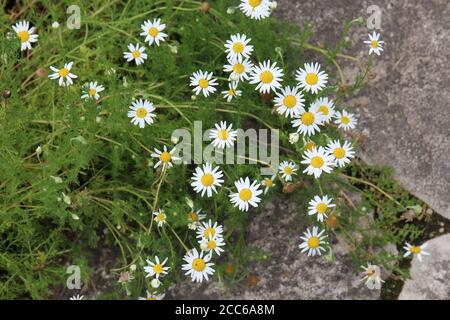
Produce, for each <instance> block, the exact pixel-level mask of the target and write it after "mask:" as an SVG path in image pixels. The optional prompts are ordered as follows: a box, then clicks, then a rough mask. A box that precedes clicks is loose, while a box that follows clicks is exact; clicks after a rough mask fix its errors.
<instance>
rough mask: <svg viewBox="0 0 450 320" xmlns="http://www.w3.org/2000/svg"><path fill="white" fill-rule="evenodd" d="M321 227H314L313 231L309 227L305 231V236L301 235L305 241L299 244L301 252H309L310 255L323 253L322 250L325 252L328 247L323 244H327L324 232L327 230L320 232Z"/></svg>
mask: <svg viewBox="0 0 450 320" xmlns="http://www.w3.org/2000/svg"><path fill="white" fill-rule="evenodd" d="M318 230H319V228H317V227H313V229H312V232H311V231H310V230H309V228H307V229H306V232H304V233H303V237H300V238H301V239H302V240H303V242H302V243H301V244H300V245H299V248H300V249H301V252H302V253H303V252H308V257H309V256H315V255H316V254H317V255H319V256H320V255H322V251H323V252H325V251H326V249H325V248H324V247H323V246H326V245H327V243H326V240H325V239H326V237H327V236H326V235H324V234H323V233H324V232H325V230H322V231H320V232H318Z"/></svg>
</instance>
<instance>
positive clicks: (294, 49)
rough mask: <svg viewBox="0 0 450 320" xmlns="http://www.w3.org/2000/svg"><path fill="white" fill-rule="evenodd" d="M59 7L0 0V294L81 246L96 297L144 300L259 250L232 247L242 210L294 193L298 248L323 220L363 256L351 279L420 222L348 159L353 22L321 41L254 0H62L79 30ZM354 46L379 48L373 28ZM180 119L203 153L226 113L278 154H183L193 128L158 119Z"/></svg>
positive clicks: (56, 282)
mask: <svg viewBox="0 0 450 320" xmlns="http://www.w3.org/2000/svg"><path fill="white" fill-rule="evenodd" d="M71 5H72V1H60V2H59V3H58V5H52V4H51V2H50V1H39V2H38V4H36V3H34V2H33V1H30V2H27V1H25V2H24V3H23V4H15V3H12V4H11V3H10V2H8V1H6V2H5V1H3V6H2V7H3V9H2V12H1V15H2V20H1V21H2V22H1V23H0V30H1V34H2V35H3V37H4V40H3V41H2V42H1V44H0V60H1V65H0V79H1V81H0V86H1V87H0V90H1V91H2V92H3V97H2V105H1V108H0V121H1V126H0V203H1V207H0V237H1V240H2V241H1V242H0V246H1V250H0V297H2V298H7V299H15V298H32V299H44V298H50V297H52V295H54V294H55V292H57V291H58V290H59V289H58V288H61V287H64V286H65V285H66V279H67V276H68V275H67V274H66V270H67V267H68V266H70V265H75V266H78V267H80V270H81V276H82V282H83V283H89V280H90V279H91V278H92V275H93V274H94V273H95V271H96V268H97V267H98V266H97V265H95V263H94V264H93V263H92V256H93V255H95V252H98V251H104V250H106V249H108V250H110V251H111V252H113V255H112V256H111V257H110V260H111V261H109V262H108V266H109V267H108V270H107V272H108V273H109V274H111V275H112V276H113V277H114V278H115V279H116V280H114V284H113V285H112V287H113V289H117V290H113V293H111V294H109V295H108V296H107V297H108V298H124V297H129V298H138V297H144V298H145V299H161V298H163V297H164V294H165V292H166V290H167V288H168V287H169V286H170V285H171V284H173V283H174V282H178V281H180V280H181V279H183V278H185V277H186V276H187V277H189V278H190V279H192V281H197V282H201V281H208V280H210V279H211V278H212V277H217V278H219V279H220V280H221V281H224V282H225V283H227V281H228V282H230V283H231V282H232V279H235V278H236V274H239V273H245V268H246V265H247V264H248V263H249V262H250V260H252V259H253V260H259V259H263V256H264V255H263V254H261V253H258V252H255V251H253V250H250V249H248V248H247V247H246V240H245V231H246V226H247V223H248V221H249V220H250V218H251V216H252V215H255V214H258V209H259V208H261V207H262V206H264V202H266V201H270V198H271V197H272V196H274V195H275V196H276V195H277V194H278V193H280V192H284V193H291V192H292V191H294V190H296V191H295V192H293V193H292V195H293V196H295V197H296V198H297V199H298V200H299V201H300V202H301V203H303V204H304V212H302V213H301V214H302V215H304V218H305V219H307V221H308V223H309V225H310V227H309V228H308V229H307V230H305V234H304V235H303V240H302V242H301V243H299V246H300V250H299V254H308V255H310V256H320V255H327V256H328V257H330V258H331V259H332V258H333V250H332V246H331V245H330V242H329V238H330V237H331V236H334V234H340V235H342V236H343V238H344V239H345V241H346V242H347V243H348V244H349V245H350V246H351V247H352V250H351V252H352V254H353V256H354V258H355V266H356V269H355V270H356V271H360V270H358V268H359V266H361V265H366V264H367V263H369V265H368V267H366V268H365V269H364V270H365V271H364V272H365V275H366V279H367V283H368V286H369V287H373V288H378V287H379V285H380V284H381V278H380V273H379V269H374V268H375V267H376V268H379V267H378V265H379V266H381V267H383V268H386V269H389V270H393V269H398V266H399V265H398V263H397V262H398V260H399V257H398V256H397V255H394V254H392V253H389V252H387V251H386V250H384V249H380V250H378V249H379V248H383V246H384V245H385V244H388V243H394V244H402V242H404V241H407V240H408V241H414V240H415V239H416V238H417V237H418V236H419V235H420V232H421V230H420V229H419V228H416V227H414V226H409V225H397V222H398V221H399V219H400V218H399V216H400V214H401V212H402V211H404V210H406V208H407V207H408V206H410V207H412V208H415V206H417V202H416V201H415V200H411V199H410V198H408V196H407V195H406V194H405V193H400V194H396V193H395V194H393V193H392V192H391V191H392V190H391V189H390V188H391V185H390V184H387V183H386V181H391V180H389V179H384V178H383V177H384V175H383V172H381V173H378V172H374V171H372V170H373V169H372V168H370V167H367V166H365V165H362V164H361V163H359V162H358V161H355V160H354V159H355V151H356V148H357V144H358V134H356V132H357V131H355V130H356V124H357V121H356V117H355V115H354V114H352V113H351V112H349V111H348V110H345V97H346V96H348V95H350V94H353V93H354V92H356V91H357V90H359V89H360V88H361V87H362V86H363V85H364V81H365V78H366V76H367V74H368V72H369V70H370V65H371V63H372V60H371V59H367V61H366V66H365V67H364V68H361V74H360V75H359V76H358V77H357V78H356V81H355V82H354V83H347V81H346V80H345V77H344V75H343V71H342V68H341V67H340V64H339V61H340V60H342V59H347V60H351V61H357V60H358V59H357V58H354V57H350V56H347V55H345V54H343V53H342V52H343V51H345V49H346V48H347V47H349V46H350V43H349V42H348V41H347V40H345V39H347V34H348V33H349V32H350V30H351V28H352V27H357V26H359V23H360V22H361V19H356V20H350V21H347V22H345V24H344V26H343V31H342V37H341V39H339V40H338V41H336V44H329V45H328V46H326V47H321V46H316V45H314V44H313V43H312V42H311V41H310V38H311V36H312V31H311V25H309V24H307V25H305V26H304V27H303V28H299V27H297V26H295V25H292V24H290V23H288V22H280V21H278V20H276V19H275V18H273V17H270V15H271V12H272V10H273V9H274V8H275V4H274V3H273V2H270V1H267V0H262V1H253V0H245V1H244V0H242V1H237V0H236V1H232V0H218V1H214V2H211V3H207V2H199V1H193V0H166V1H143V0H142V1H128V2H116V1H100V2H96V3H93V2H91V1H84V0H80V1H78V4H77V8H78V9H79V11H77V10H75V11H73V12H75V13H74V14H75V16H71V17H70V19H72V20H73V19H75V22H74V21H72V20H71V23H72V24H74V25H75V26H76V25H77V23H76V19H77V16H76V12H80V14H81V15H80V16H79V18H80V21H79V28H77V27H74V28H72V27H70V26H71V25H72V24H67V25H65V24H63V23H62V21H66V19H67V15H68V14H67V13H66V12H67V11H66V9H67V8H68V7H70V6H71ZM72 9H73V7H72ZM75 9H76V8H75ZM57 21H59V23H55V22H57ZM69 25H70V26H69ZM69 27H70V28H69ZM36 35H38V37H37V36H36ZM357 45H360V44H357ZM369 47H370V52H371V53H372V51H373V52H375V53H377V54H379V53H381V50H382V41H381V40H380V39H379V35H376V34H374V35H371V37H370V40H369ZM311 53H315V54H317V58H316V59H317V61H316V60H313V61H311V60H310V59H308V60H307V59H306V56H308V55H310V54H311ZM358 63H361V61H358ZM196 121H201V125H202V128H203V129H204V130H206V129H212V130H210V132H209V134H208V138H207V139H201V140H200V143H199V145H197V147H200V148H202V149H203V150H204V149H207V148H210V149H209V150H212V153H213V154H214V155H215V156H216V157H219V158H220V156H224V154H226V152H227V150H230V149H234V148H237V147H238V145H239V142H240V139H242V137H241V136H240V135H239V132H238V131H237V129H238V128H240V129H242V130H252V129H267V130H269V131H270V132H272V133H274V132H277V134H278V136H279V145H280V147H279V148H278V149H276V150H277V152H279V156H280V163H279V164H278V163H271V162H267V161H263V160H261V159H255V158H254V157H253V156H252V154H251V153H250V151H249V150H247V149H245V150H246V151H245V152H244V153H243V154H241V155H240V156H239V154H238V155H234V157H233V161H231V162H232V163H230V164H223V162H222V163H220V162H219V163H214V162H204V161H200V163H199V161H198V160H199V159H191V160H192V161H191V162H189V163H183V161H180V160H181V158H183V159H185V156H186V154H185V153H184V154H180V153H179V151H180V149H182V150H184V151H185V150H188V149H189V148H188V147H192V148H196V146H195V145H194V144H195V143H196V142H195V141H186V139H184V138H183V139H179V137H177V136H176V135H173V133H174V132H175V131H177V130H180V129H182V130H185V131H184V132H189V133H192V134H195V130H196ZM342 132H347V136H348V135H349V134H348V132H350V136H351V138H343V137H342V135H341V134H342ZM202 134H203V132H201V135H202ZM244 139H245V137H244ZM180 140H181V141H180ZM196 141H198V140H196ZM274 141H276V142H278V140H274ZM269 144H270V143H269ZM212 147H214V148H212ZM239 157H240V158H239ZM238 158H239V159H238ZM215 159H217V158H215ZM222 159H223V158H222ZM352 159H353V162H352V164H351V165H350V166H349V163H350V162H351V160H352ZM194 160H197V161H194ZM238 160H242V161H241V162H239V161H238ZM262 168H265V169H267V170H269V169H272V173H271V174H269V175H262V174H261V169H262ZM299 184H302V185H303V186H306V187H303V188H301V189H299V188H298V186H299ZM396 190H397V189H396ZM353 192H362V194H363V196H362V200H361V201H360V202H359V203H354V202H353V201H352V200H351V197H350V196H349V194H350V193H353ZM374 210H375V212H374ZM372 213H373V218H371V219H369V218H368V217H372V216H371V215H372ZM360 218H366V219H369V221H368V223H367V224H360V223H358V221H359V220H360ZM316 258H317V257H316ZM319 258H320V257H319ZM370 263H374V264H377V265H372V264H370ZM368 270H369V271H368ZM373 270H375V271H373ZM372 271H373V272H372ZM400 271H401V270H400ZM401 272H403V271H401ZM230 274H233V277H231V276H230ZM122 289H123V290H122ZM81 293H83V292H81ZM76 298H80V297H79V296H78V297H76Z"/></svg>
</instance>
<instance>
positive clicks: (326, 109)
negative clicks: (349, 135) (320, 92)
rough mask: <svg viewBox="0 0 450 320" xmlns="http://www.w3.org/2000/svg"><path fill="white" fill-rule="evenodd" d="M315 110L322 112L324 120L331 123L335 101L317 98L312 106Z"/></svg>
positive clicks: (312, 109)
mask: <svg viewBox="0 0 450 320" xmlns="http://www.w3.org/2000/svg"><path fill="white" fill-rule="evenodd" d="M310 110H311V111H313V112H315V113H316V112H320V113H321V114H322V116H323V117H322V118H323V122H324V123H329V122H330V121H331V119H332V118H333V116H334V113H335V111H334V103H333V101H332V100H330V99H328V98H319V99H317V100H316V101H315V102H314V103H313V104H312V105H311V108H310Z"/></svg>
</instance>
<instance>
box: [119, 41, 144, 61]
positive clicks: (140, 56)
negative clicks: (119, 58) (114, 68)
mask: <svg viewBox="0 0 450 320" xmlns="http://www.w3.org/2000/svg"><path fill="white" fill-rule="evenodd" d="M128 50H130V51H129V52H124V53H123V57H124V58H125V59H127V61H128V62H130V61H132V60H134V62H136V65H140V64H142V63H144V60H147V54H146V53H145V48H144V47H140V46H139V43H137V44H136V46H134V45H133V44H132V43H130V44H129V45H128Z"/></svg>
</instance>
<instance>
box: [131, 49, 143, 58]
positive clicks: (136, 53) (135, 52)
mask: <svg viewBox="0 0 450 320" xmlns="http://www.w3.org/2000/svg"><path fill="white" fill-rule="evenodd" d="M131 55H132V56H133V58H135V59H137V58H139V57H140V56H141V52H140V51H139V50H134V51H133V52H132V53H131Z"/></svg>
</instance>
